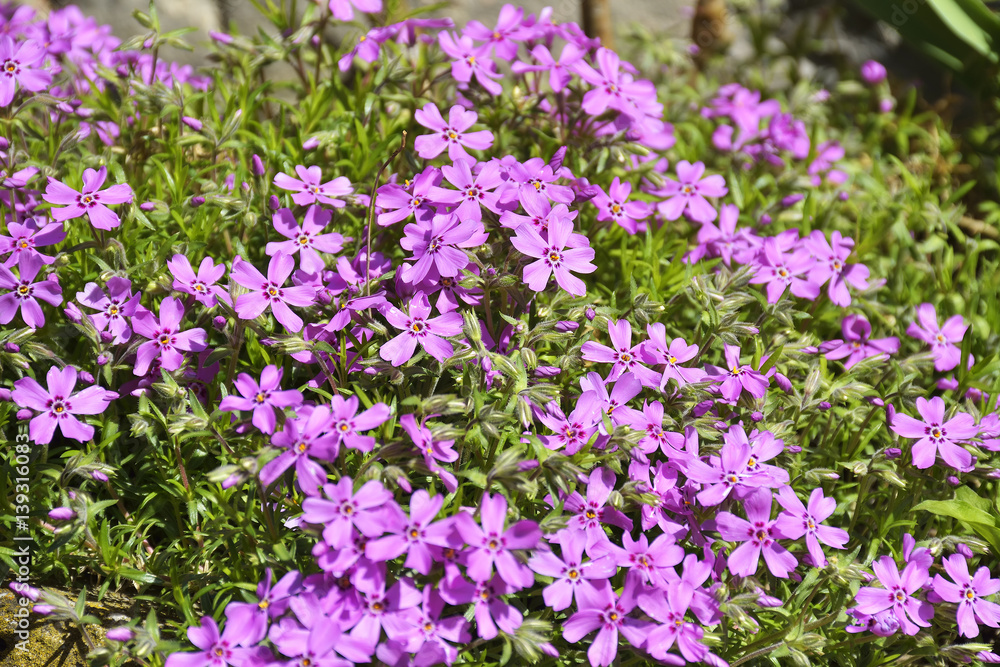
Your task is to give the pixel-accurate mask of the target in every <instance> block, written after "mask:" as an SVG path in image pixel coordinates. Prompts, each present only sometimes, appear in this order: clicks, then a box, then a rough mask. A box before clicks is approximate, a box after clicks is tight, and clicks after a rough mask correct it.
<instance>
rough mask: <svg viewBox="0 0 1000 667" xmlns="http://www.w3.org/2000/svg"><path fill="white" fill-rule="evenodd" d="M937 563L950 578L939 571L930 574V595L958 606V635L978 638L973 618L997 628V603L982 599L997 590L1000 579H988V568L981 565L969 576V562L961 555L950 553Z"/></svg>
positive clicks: (999, 618)
mask: <svg viewBox="0 0 1000 667" xmlns="http://www.w3.org/2000/svg"><path fill="white" fill-rule="evenodd" d="M941 564H942V565H944V569H945V571H946V572H947V573H948V576H950V577H951V578H952V581H948V580H947V579H945V578H944V577H942V576H941V575H940V574H936V575H934V594H935V595H936V596H937V597H939V598H941V599H942V600H944V601H945V602H951V603H954V604H957V605H958V613H957V614H956V620H957V621H958V634H960V635H962V636H963V637H978V636H979V625H978V623H977V621H978V622H979V623H983V624H984V625H988V626H990V627H991V628H996V627H1000V605H998V604H996V603H995V602H989V601H987V600H984V599H983V598H984V597H986V596H987V595H993V594H994V593H996V592H997V591H1000V579H991V578H990V569H989V568H988V567H986V566H985V565H984V566H983V567H980V568H979V569H978V570H976V575H975V576H971V575H970V574H969V563H968V561H966V560H965V557H964V556H962V555H961V554H952V555H951V556H949V557H948V558H945V559H944V560H943V561H942V562H941Z"/></svg>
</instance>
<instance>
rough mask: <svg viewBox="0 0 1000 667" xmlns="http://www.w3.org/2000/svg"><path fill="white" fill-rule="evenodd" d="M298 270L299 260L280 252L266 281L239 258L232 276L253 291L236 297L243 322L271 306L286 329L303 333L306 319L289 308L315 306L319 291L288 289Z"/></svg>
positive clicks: (271, 262) (273, 261) (293, 287)
mask: <svg viewBox="0 0 1000 667" xmlns="http://www.w3.org/2000/svg"><path fill="white" fill-rule="evenodd" d="M294 268H295V259H294V258H293V257H292V256H291V255H286V254H285V253H282V252H279V253H277V254H275V255H274V256H273V257H271V261H270V263H269V264H268V266H267V278H265V277H264V275H263V274H262V273H261V272H260V271H258V270H257V269H256V268H255V267H254V266H253V265H252V264H250V263H249V262H246V261H244V260H243V259H242V258H241V257H239V256H237V257H236V259H235V260H234V261H233V269H232V271H230V273H229V276H230V278H231V279H232V280H233V281H234V282H236V283H238V284H240V285H242V286H243V287H246V288H247V289H249V290H251V291H250V293H249V294H240V295H239V296H238V297H236V314H237V315H239V316H240V318H241V319H244V320H252V319H254V318H255V317H257V316H259V315H260V314H261V313H263V312H264V311H265V310H266V309H267V308H268V307H269V306H270V308H271V311H272V312H273V313H274V318H275V319H276V320H278V322H280V323H281V324H282V325H283V326H284V327H285V328H286V329H288V330H289V331H293V332H295V331H300V330H301V329H302V318H301V317H299V316H298V315H296V314H295V313H293V312H292V309H291V308H289V306H299V307H305V306H311V305H312V304H313V303H315V301H316V288H314V287H313V286H312V285H294V286H292V287H284V284H285V281H286V280H288V276H290V275H291V274H292V270H293V269H294Z"/></svg>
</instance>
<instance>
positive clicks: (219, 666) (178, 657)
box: [166, 616, 251, 667]
mask: <svg viewBox="0 0 1000 667" xmlns="http://www.w3.org/2000/svg"><path fill="white" fill-rule="evenodd" d="M239 634H242V628H238V627H237V626H236V625H235V624H233V625H230V626H229V627H227V628H226V629H225V631H224V632H223V633H222V634H221V635H220V634H219V626H218V625H216V623H215V620H214V619H213V618H212V617H211V616H203V617H202V619H201V625H200V626H195V625H193V626H191V627H190V628H188V630H187V636H188V639H189V640H190V641H191V643H192V644H194V645H195V646H196V647H198V648H199V649H201V650H200V651H196V652H194V653H190V652H188V653H171V654H170V655H169V656H167V663H166V667H224V666H225V665H232V667H240V665H242V664H243V660H244V659H245V658H246V655H247V654H248V652H249V651H250V650H251V649H249V648H240V647H238V646H237V639H238V638H239V637H238V635H239Z"/></svg>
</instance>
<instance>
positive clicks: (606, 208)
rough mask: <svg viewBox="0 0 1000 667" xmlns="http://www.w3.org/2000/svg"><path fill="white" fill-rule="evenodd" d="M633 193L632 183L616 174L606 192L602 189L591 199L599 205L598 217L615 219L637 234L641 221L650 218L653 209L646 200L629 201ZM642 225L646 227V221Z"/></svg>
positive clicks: (629, 231) (595, 204) (624, 227)
mask: <svg viewBox="0 0 1000 667" xmlns="http://www.w3.org/2000/svg"><path fill="white" fill-rule="evenodd" d="M631 193H632V184H631V183H622V182H621V180H620V179H619V178H618V177H617V176H615V179H614V180H613V181H612V182H611V186H610V187H609V188H608V191H607V192H606V193H605V192H604V190H601V191H600V192H598V193H597V196H596V197H594V198H593V199H591V200H590V201H591V203H592V204H593V205H594V206H596V207H597V219H598V220H613V221H614V222H615V224H616V225H618V226H619V227H621V228H622V229H624V230H625V231H627V232H628V233H629V234H635V233H636V231H638V230H639V228H640V227H639V225H640V223H639V221H640V220H644V219H646V218H648V217H649V215H650V213H651V211H650V208H649V204H647V203H646V202H640V201H631V202H630V201H628V197H629V195H630V194H631ZM642 226H643V228H644V227H645V223H642Z"/></svg>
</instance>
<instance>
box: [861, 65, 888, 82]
mask: <svg viewBox="0 0 1000 667" xmlns="http://www.w3.org/2000/svg"><path fill="white" fill-rule="evenodd" d="M861 78H862V79H864V80H865V83H867V84H870V85H875V84H876V83H881V82H882V81H883V80H884V79H885V66H884V65H883V64H882V63H880V62H878V61H877V60H866V61H865V62H864V63H863V64H862V65H861Z"/></svg>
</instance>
